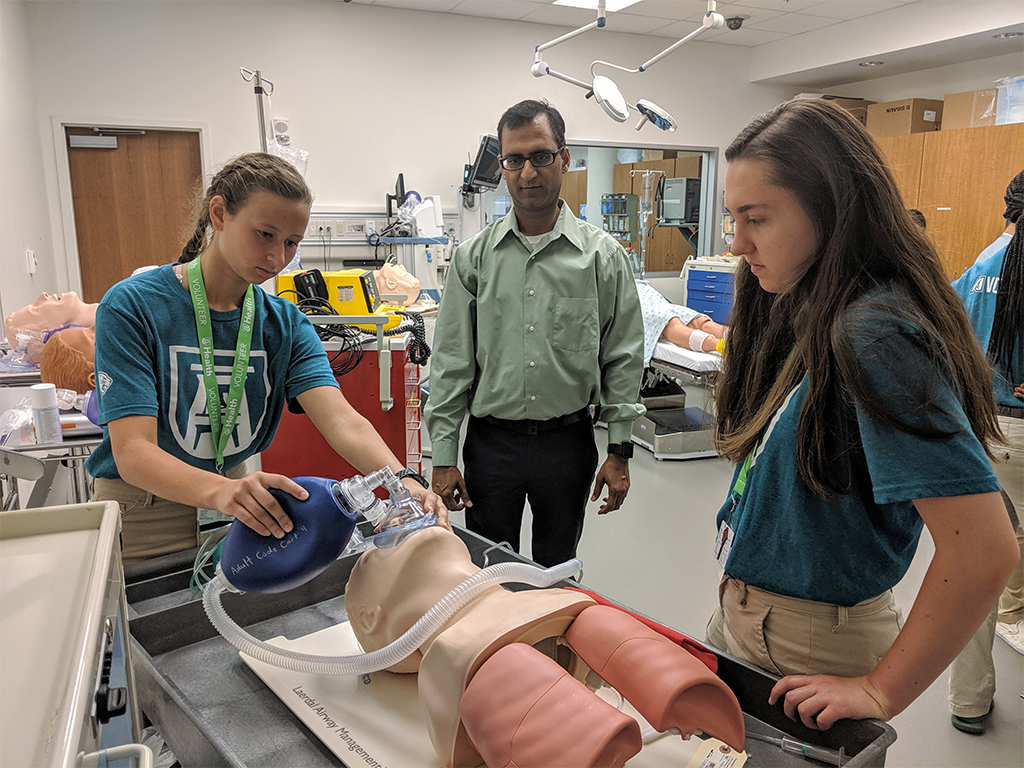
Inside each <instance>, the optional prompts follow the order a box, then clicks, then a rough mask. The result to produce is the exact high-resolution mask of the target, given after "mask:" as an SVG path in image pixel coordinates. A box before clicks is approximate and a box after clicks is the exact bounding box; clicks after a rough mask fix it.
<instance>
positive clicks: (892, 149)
mask: <svg viewBox="0 0 1024 768" xmlns="http://www.w3.org/2000/svg"><path fill="white" fill-rule="evenodd" d="M927 135H928V134H925V133H910V134H907V135H906V136H883V137H881V138H877V137H876V138H875V143H876V144H878V147H879V149H881V150H882V154H883V155H885V159H886V160H887V161H888V163H889V169H890V170H891V171H892V175H893V176H895V177H896V186H898V187H899V188H900V194H901V195H903V204H904V205H905V206H906V207H907V208H919V206H918V195H919V193H920V189H921V163H922V161H923V159H924V137H925V136H927ZM925 218H927V215H926V216H925Z"/></svg>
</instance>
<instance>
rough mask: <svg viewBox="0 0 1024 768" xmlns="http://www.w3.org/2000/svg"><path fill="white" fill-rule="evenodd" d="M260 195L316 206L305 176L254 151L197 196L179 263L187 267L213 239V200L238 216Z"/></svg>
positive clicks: (231, 162)
mask: <svg viewBox="0 0 1024 768" xmlns="http://www.w3.org/2000/svg"><path fill="white" fill-rule="evenodd" d="M256 192H270V193H272V194H275V195H280V196H281V197H283V198H285V199H286V200H298V201H301V202H304V203H306V204H307V205H312V204H313V193H312V192H311V191H310V190H309V187H307V186H306V182H305V181H304V180H303V178H302V176H301V175H300V174H299V172H298V171H297V170H296V169H295V166H293V165H292V164H291V163H289V162H288V161H287V160H282V159H281V158H280V157H278V156H277V155H271V154H267V153H266V152H251V153H249V154H246V155H239V156H238V157H236V158H233V159H232V160H229V161H228V162H227V163H226V164H225V165H224V167H223V168H221V169H220V171H218V172H217V174H216V175H215V176H214V177H213V179H212V180H211V181H210V186H209V188H207V190H206V192H205V194H204V193H203V192H202V191H200V192H199V193H198V194H197V195H196V201H195V203H194V206H193V216H194V218H193V221H195V227H194V228H193V229H192V232H191V234H190V235H189V236H188V240H187V241H186V243H185V247H184V248H182V249H181V256H179V257H178V263H179V264H185V263H187V262H190V261H192V259H194V258H195V257H196V256H198V255H199V254H200V253H201V252H202V250H203V248H205V247H206V245H207V243H208V242H209V241H210V238H211V237H212V236H213V233H212V232H211V229H212V224H211V223H210V201H211V200H212V199H213V198H214V197H215V196H217V195H220V196H221V197H223V198H224V205H225V208H226V209H227V212H228V213H230V214H231V215H232V216H233V215H235V214H237V213H238V212H239V211H240V210H241V209H242V208H243V207H244V206H245V204H246V203H247V202H249V198H250V197H252V196H253V194H255V193H256Z"/></svg>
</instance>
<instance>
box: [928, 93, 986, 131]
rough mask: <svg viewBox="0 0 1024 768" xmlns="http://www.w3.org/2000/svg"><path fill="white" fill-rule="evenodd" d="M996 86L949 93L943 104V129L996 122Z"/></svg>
mask: <svg viewBox="0 0 1024 768" xmlns="http://www.w3.org/2000/svg"><path fill="white" fill-rule="evenodd" d="M998 92H999V91H998V89H996V88H982V89H981V90H980V91H964V92H963V93H947V94H946V98H945V99H943V105H942V130H944V131H952V130H956V129H958V128H978V127H981V126H984V125H995V124H996V96H997V94H998Z"/></svg>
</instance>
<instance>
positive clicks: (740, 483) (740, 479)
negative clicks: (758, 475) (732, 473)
mask: <svg viewBox="0 0 1024 768" xmlns="http://www.w3.org/2000/svg"><path fill="white" fill-rule="evenodd" d="M755 453H757V448H755V449H754V450H752V451H751V452H750V453H749V454H747V458H746V459H745V460H744V461H743V466H742V467H740V473H739V474H738V475H736V482H735V483H733V484H732V492H733V493H735V494H736V495H737V496H742V495H743V491H744V489H746V487H747V472H749V471H750V465H751V464H753V463H754V454H755Z"/></svg>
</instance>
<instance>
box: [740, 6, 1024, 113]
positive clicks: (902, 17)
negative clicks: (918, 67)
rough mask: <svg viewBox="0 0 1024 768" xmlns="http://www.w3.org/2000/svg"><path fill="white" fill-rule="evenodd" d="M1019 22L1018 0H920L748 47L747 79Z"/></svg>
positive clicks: (1022, 16)
mask: <svg viewBox="0 0 1024 768" xmlns="http://www.w3.org/2000/svg"><path fill="white" fill-rule="evenodd" d="M878 5H880V4H878ZM794 10H798V9H794ZM1022 21H1024V4H1022V3H1021V2H1020V0H920V1H919V2H914V3H910V4H907V5H900V6H897V7H895V8H891V9H890V10H887V11H883V12H881V13H876V14H873V15H869V16H864V17H861V18H858V19H853V20H851V21H847V22H845V23H843V24H837V25H833V26H830V27H825V28H823V29H818V30H814V31H813V32H805V33H804V34H802V35H797V36H795V37H793V38H786V39H783V40H777V41H775V42H771V43H765V44H764V45H759V46H757V47H756V48H754V49H752V50H753V55H752V56H751V69H750V79H751V80H762V79H765V78H770V77H780V76H786V75H790V74H792V73H798V72H804V71H807V70H814V69H817V68H820V67H825V66H828V65H830V64H842V63H845V62H850V61H863V60H864V59H875V58H881V59H885V58H886V54H888V53H889V52H892V51H903V50H907V49H911V48H922V47H927V46H931V45H936V44H940V45H941V44H943V43H945V42H946V41H948V40H951V39H954V38H967V37H969V36H970V35H974V34H985V33H987V32H989V31H990V30H992V29H998V28H1000V27H1004V26H1010V25H1013V24H1019V23H1021V22H1022ZM803 90H807V89H806V88H805V89H803ZM814 91H815V92H818V89H817V88H815V89H814ZM940 98H941V97H940Z"/></svg>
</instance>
